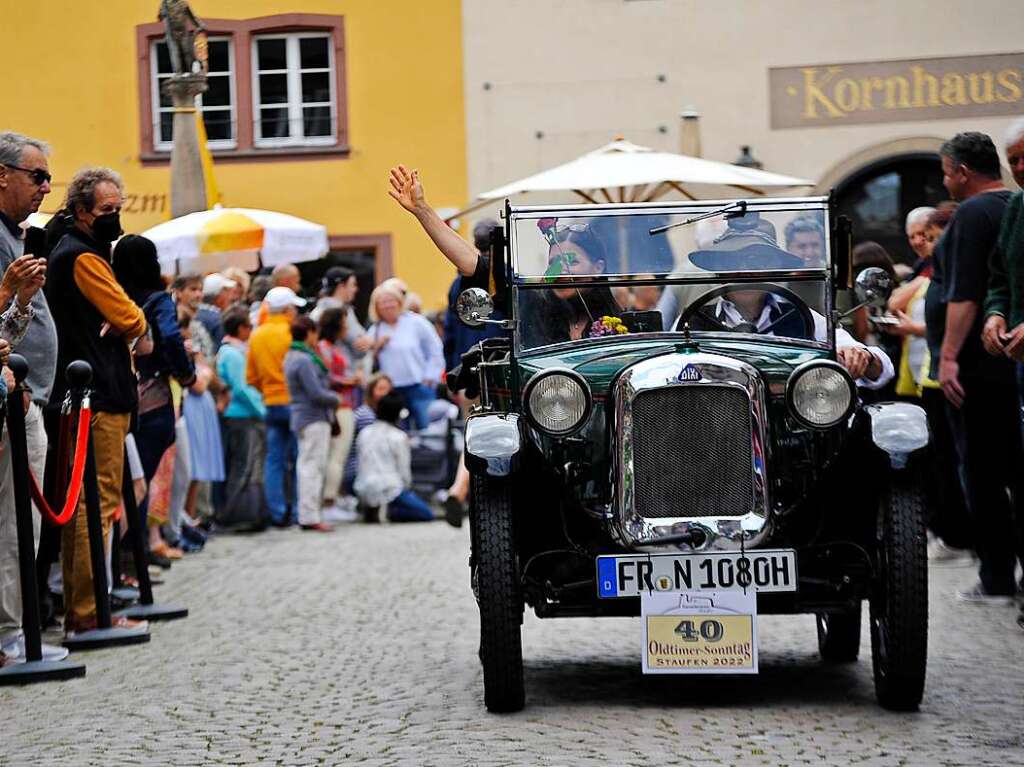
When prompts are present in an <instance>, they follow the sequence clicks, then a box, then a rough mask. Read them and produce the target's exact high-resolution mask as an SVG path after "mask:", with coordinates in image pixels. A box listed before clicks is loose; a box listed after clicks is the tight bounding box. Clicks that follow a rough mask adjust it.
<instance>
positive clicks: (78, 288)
mask: <svg viewBox="0 0 1024 767" xmlns="http://www.w3.org/2000/svg"><path fill="white" fill-rule="evenodd" d="M123 200H124V187H123V184H122V182H121V177H120V176H119V175H118V174H117V173H115V172H114V171H112V170H110V169H108V168H86V169H84V170H82V171H79V172H78V173H77V174H75V176H74V177H73V178H72V179H71V182H70V183H69V184H68V192H67V204H66V206H65V209H66V210H68V211H70V212H72V214H73V222H74V226H73V228H71V229H70V230H69V231H68V232H67V234H65V235H64V237H63V238H61V240H60V242H59V243H58V244H57V246H56V247H55V248H54V250H53V252H52V253H51V254H50V270H49V271H50V279H49V280H48V281H47V285H46V294H47V299H48V302H49V305H50V307H51V309H52V311H53V318H54V322H55V324H56V326H57V349H58V351H57V360H58V362H57V375H56V379H55V381H54V386H53V392H52V394H51V396H50V407H54V408H56V407H60V405H61V403H62V402H63V401H64V395H65V394H66V393H67V390H68V382H67V380H66V378H65V374H64V371H65V370H66V369H67V366H68V364H69V363H70V362H72V361H74V360H85V361H86V362H88V363H89V364H90V365H91V366H92V372H93V375H92V383H91V385H90V389H91V391H92V397H91V403H92V439H93V450H94V453H95V457H96V470H97V471H96V474H97V480H98V484H99V495H100V508H101V518H102V528H103V539H104V540H105V541H106V540H108V536H109V533H110V529H111V525H112V524H113V519H114V515H115V514H116V513H117V508H118V505H119V504H120V502H121V474H122V470H123V468H124V444H125V438H126V437H127V436H128V427H129V424H130V421H131V414H132V411H134V410H135V407H136V404H137V402H138V392H137V381H136V378H135V372H134V370H133V369H132V359H131V346H132V345H133V344H134V343H135V342H136V341H138V339H140V338H141V337H142V336H144V335H145V334H146V330H147V323H146V317H145V314H144V313H143V311H142V309H140V308H139V307H138V306H137V305H136V304H135V303H134V302H133V301H132V300H131V299H130V298H129V297H128V295H127V294H126V293H125V291H124V288H122V287H121V285H120V284H118V282H117V279H116V278H115V277H114V271H113V269H112V268H111V263H110V244H111V243H112V242H113V241H114V240H116V239H117V238H118V237H119V236H120V235H121V222H120V213H121V206H122V203H123ZM62 535H63V542H62V552H63V565H64V602H65V606H66V617H65V622H64V626H65V630H66V631H67V632H68V633H69V634H74V633H75V632H77V631H83V630H88V629H92V628H95V627H96V603H95V600H94V598H93V587H92V567H91V565H90V560H89V537H88V532H87V527H86V521H85V499H84V494H83V498H82V499H80V500H79V503H78V508H77V510H76V511H75V515H74V517H72V520H71V522H70V523H68V524H67V525H66V526H65V527H64V529H63V531H62ZM117 623H118V624H122V625H123V624H125V623H131V622H129V621H126V620H125V619H118V620H117Z"/></svg>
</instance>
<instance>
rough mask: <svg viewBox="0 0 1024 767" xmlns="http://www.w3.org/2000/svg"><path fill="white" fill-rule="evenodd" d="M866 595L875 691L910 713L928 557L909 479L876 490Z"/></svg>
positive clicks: (919, 691) (923, 657)
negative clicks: (872, 564)
mask: <svg viewBox="0 0 1024 767" xmlns="http://www.w3.org/2000/svg"><path fill="white" fill-rule="evenodd" d="M876 539H877V546H878V552H877V562H878V567H877V572H876V579H875V580H876V582H875V584H874V588H873V596H872V598H871V660H872V665H873V667H874V676H875V695H876V697H877V698H878V702H879V703H880V704H881V705H882V706H883V707H885V708H887V709H890V710H892V711H916V710H917V708H918V706H919V704H920V703H921V698H922V696H923V695H924V680H925V672H926V669H927V665H928V558H927V551H926V546H925V521H924V497H923V491H922V489H921V488H920V487H919V486H918V485H917V484H916V483H914V482H913V481H911V480H910V478H909V477H908V478H899V479H894V480H893V483H892V485H891V486H890V487H888V488H886V489H884V490H883V491H882V498H881V503H880V508H879V512H878V523H877V535H876Z"/></svg>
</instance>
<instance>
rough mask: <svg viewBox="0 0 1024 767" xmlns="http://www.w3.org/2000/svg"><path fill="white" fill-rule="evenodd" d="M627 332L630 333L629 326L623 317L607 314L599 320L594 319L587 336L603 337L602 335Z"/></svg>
mask: <svg viewBox="0 0 1024 767" xmlns="http://www.w3.org/2000/svg"><path fill="white" fill-rule="evenodd" d="M626 333H629V328H627V327H626V325H625V323H623V321H622V320H621V319H619V318H618V317H611V316H608V315H606V316H604V317H602V318H601V319H599V320H594V323H593V324H592V325H591V326H590V332H589V333H588V334H587V336H588V337H589V338H601V337H602V336H614V335H624V334H626Z"/></svg>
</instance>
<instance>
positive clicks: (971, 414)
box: [854, 120, 1024, 628]
mask: <svg viewBox="0 0 1024 767" xmlns="http://www.w3.org/2000/svg"><path fill="white" fill-rule="evenodd" d="M1005 149H1006V156H1007V160H1008V163H1009V166H1010V171H1011V173H1012V175H1013V177H1014V180H1015V181H1016V183H1017V184H1018V185H1020V186H1024V120H1017V121H1016V122H1014V123H1013V124H1012V125H1011V127H1010V130H1009V132H1008V134H1007V137H1006V145H1005ZM940 155H941V160H942V170H943V183H944V185H945V187H946V190H947V191H948V193H949V195H950V197H951V200H948V201H945V202H942V203H940V204H939V205H937V206H936V207H920V208H916V209H914V210H912V211H911V212H910V213H909V214H908V215H907V218H906V234H907V239H908V242H909V244H910V247H911V249H912V250H913V251H914V253H915V255H916V257H917V259H916V262H915V263H914V264H913V265H912V266H911V267H910V268H909V269H904V271H905V272H906V273H905V274H904V275H903V277H904V279H903V281H902V284H900V285H899V286H898V287H897V288H896V289H895V290H894V291H893V293H892V295H891V297H890V298H889V302H888V307H887V311H885V312H880V313H879V314H881V315H882V316H871V315H870V314H869V313H865V314H864V316H863V317H862V318H858V320H857V322H855V330H854V332H855V334H858V335H859V336H860V337H861V338H862V340H863V339H866V338H867V337H868V336H871V335H874V336H876V337H878V338H880V339H881V340H882V343H886V339H888V343H887V345H888V346H889V347H890V348H891V349H892V350H893V351H892V354H893V357H894V359H898V360H899V365H898V375H897V378H896V380H895V382H894V384H893V389H892V390H891V391H885V392H881V393H879V394H880V396H883V397H886V398H892V397H893V396H895V397H897V398H902V399H907V400H910V401H913V402H916V403H917V404H920V405H921V406H922V407H923V408H924V410H925V412H926V414H927V417H928V423H929V427H930V430H931V433H932V442H933V446H934V459H933V461H932V464H931V466H930V467H929V469H930V472H931V475H930V477H929V481H928V483H927V488H928V491H929V495H928V522H929V530H930V537H931V540H930V544H929V559H930V560H931V561H933V562H935V563H940V564H958V563H959V564H971V563H972V562H976V563H977V567H978V582H977V583H976V584H975V585H974V586H973V587H971V588H969V589H966V590H963V591H960V592H959V593H958V597H959V598H960V599H961V600H964V601H967V602H975V603H990V604H1008V603H1012V601H1013V600H1014V598H1016V597H1019V596H1020V595H1021V594H1022V593H1024V579H1022V578H1021V577H1020V576H1019V575H1018V573H1019V572H1020V568H1021V567H1022V566H1024V507H1022V506H1021V504H1022V501H1021V499H1024V484H1022V483H1024V452H1022V437H1021V431H1022V396H1024V365H1022V363H1024V215H1022V201H1021V195H1022V193H1021V192H1016V193H1013V192H1011V191H1010V190H1009V189H1007V187H1006V186H1005V185H1004V183H1003V179H1002V172H1001V171H1002V169H1001V166H1000V162H999V155H998V153H997V151H996V147H995V144H994V143H993V141H992V139H991V138H990V137H989V136H987V135H984V134H981V133H974V132H968V133H960V134H957V135H956V136H954V137H953V138H952V139H950V140H949V141H947V142H946V143H945V144H944V145H943V147H942V149H941V152H940ZM859 248H860V253H859V254H858V253H857V252H856V251H855V255H854V262H855V268H857V267H858V266H861V267H863V266H869V265H870V266H879V267H882V268H884V269H886V270H887V271H888V272H890V274H892V275H893V277H894V278H896V277H897V268H896V267H894V266H893V263H892V260H891V259H889V257H888V254H887V253H886V252H885V251H884V249H882V248H881V247H880V246H878V245H877V244H874V243H868V244H862V245H860V246H859ZM858 255H859V256H860V259H859V263H858ZM1018 623H1020V625H1021V627H1022V628H1024V611H1022V613H1021V615H1020V616H1019V617H1018Z"/></svg>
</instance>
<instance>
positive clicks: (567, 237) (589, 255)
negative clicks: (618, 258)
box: [388, 165, 622, 347]
mask: <svg viewBox="0 0 1024 767" xmlns="http://www.w3.org/2000/svg"><path fill="white" fill-rule="evenodd" d="M390 182H391V189H390V190H389V191H388V194H390V195H391V196H392V197H393V198H394V199H395V200H396V201H397V202H398V204H399V205H401V206H402V207H403V208H405V209H406V210H407V211H409V212H410V213H411V214H412V215H414V216H415V217H416V220H417V221H419V223H420V226H422V227H423V230H424V231H425V232H426V233H427V235H428V236H429V237H430V239H431V240H433V241H434V245H436V246H437V249H438V250H440V251H441V253H442V254H443V255H444V257H445V258H447V259H448V260H449V261H451V263H452V264H453V265H454V266H455V268H456V269H458V270H459V273H460V274H461V275H462V276H463V278H464V279H466V280H468V281H469V283H470V284H472V285H479V286H482V287H483V286H486V285H487V284H488V275H489V272H490V265H489V262H488V259H487V258H486V257H485V256H483V255H482V254H481V253H480V251H478V250H477V249H476V248H475V247H474V246H473V245H472V244H471V243H469V242H466V241H465V240H464V239H462V237H460V236H459V235H458V234H457V233H456V232H455V231H454V230H453V229H452V228H451V227H450V226H448V225H447V224H446V223H445V222H444V221H443V220H442V219H441V217H440V216H439V215H438V214H437V212H436V211H435V210H434V209H433V208H432V207H431V206H430V205H429V204H428V203H427V201H426V198H425V197H424V195H423V185H422V184H421V183H420V179H419V173H418V171H415V170H413V171H410V170H408V169H407V168H406V167H405V166H404V165H399V166H398V167H396V168H392V169H391V176H390ZM545 222H550V219H541V221H540V222H538V223H539V225H541V226H542V227H544V228H542V232H543V233H544V236H545V238H546V239H547V240H548V242H549V248H548V263H549V265H550V267H554V268H556V269H557V272H555V271H553V270H552V269H550V268H549V273H552V274H570V275H573V276H579V277H585V276H590V275H595V276H596V275H602V274H604V272H605V266H606V256H605V250H604V246H603V245H602V244H601V241H600V240H599V239H598V238H597V237H596V236H595V235H594V233H593V232H592V231H591V229H590V227H589V226H588V225H587V224H586V223H572V224H569V225H568V226H561V227H559V226H556V225H554V224H553V223H552V224H551V225H550V227H545ZM556 262H557V263H556ZM522 301H523V305H522V307H521V309H522V311H521V316H522V317H523V320H524V321H523V322H521V324H520V327H519V332H520V335H521V337H522V340H523V344H524V346H527V347H533V346H540V345H543V344H551V343H558V342H559V341H568V340H573V339H578V338H585V337H587V335H588V334H589V331H590V326H591V325H592V324H593V323H594V322H595V321H597V320H600V318H601V317H602V316H604V315H617V314H618V313H619V312H621V311H622V309H621V307H620V306H619V304H618V303H616V301H615V299H614V298H613V297H612V294H611V291H610V290H609V289H608V287H607V286H605V285H599V286H597V287H590V288H577V287H563V288H555V289H554V290H550V289H543V288H541V289H524V290H523V291H522Z"/></svg>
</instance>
